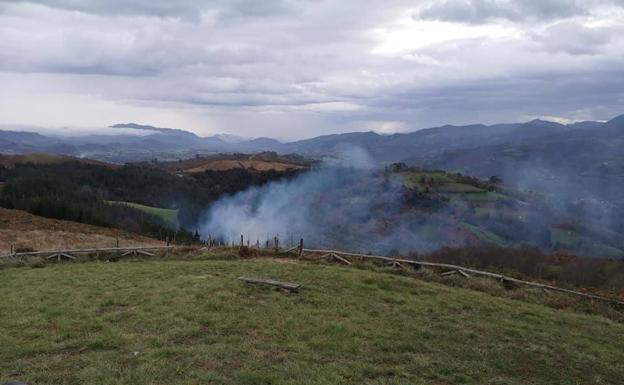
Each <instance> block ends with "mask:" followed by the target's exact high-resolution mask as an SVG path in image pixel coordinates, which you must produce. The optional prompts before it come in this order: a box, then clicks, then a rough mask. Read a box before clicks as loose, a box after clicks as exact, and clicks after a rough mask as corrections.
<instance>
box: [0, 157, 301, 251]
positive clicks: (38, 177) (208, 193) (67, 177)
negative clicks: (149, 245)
mask: <svg viewBox="0 0 624 385" xmlns="http://www.w3.org/2000/svg"><path fill="white" fill-rule="evenodd" d="M295 173H296V171H272V170H270V171H262V172H260V171H252V170H245V169H231V170H225V171H213V170H207V171H204V172H201V173H196V174H193V175H192V176H191V175H185V176H177V175H174V174H171V173H169V172H167V171H164V170H162V169H159V168H156V167H153V166H150V165H148V164H128V165H125V166H121V167H108V166H105V165H94V164H85V163H81V162H64V163H59V164H31V163H23V164H16V165H15V166H14V167H10V168H9V167H4V166H0V184H1V186H2V189H1V191H0V206H1V207H5V208H9V209H19V210H25V211H28V212H30V213H32V214H35V215H40V216H43V217H48V218H56V219H65V220H71V221H76V222H82V223H88V224H93V225H98V226H104V227H116V228H121V229H124V230H128V231H132V232H135V233H140V234H143V235H147V236H151V237H155V238H158V239H166V238H167V237H168V238H169V239H170V240H173V239H175V240H176V241H177V242H178V243H190V242H198V241H199V239H200V236H199V234H198V233H197V229H195V228H193V226H194V225H195V223H197V219H198V216H199V215H200V214H201V213H202V211H203V210H205V208H206V207H207V206H208V205H209V204H210V203H211V202H213V201H215V200H216V199H218V198H220V197H222V196H224V195H228V194H234V193H236V192H238V191H242V190H245V189H247V188H249V187H251V186H256V185H262V184H265V183H267V182H269V181H273V180H278V179H281V178H287V177H290V176H292V175H294V174H295ZM110 201H118V202H133V203H139V204H143V205H146V206H151V207H160V208H169V209H175V210H178V223H179V224H180V226H179V228H176V227H175V226H172V225H171V224H170V223H167V222H165V221H164V220H163V219H162V218H159V217H157V216H155V215H153V214H151V213H149V212H145V211H142V210H138V209H136V208H133V207H129V206H126V205H113V204H110V203H108V202H110Z"/></svg>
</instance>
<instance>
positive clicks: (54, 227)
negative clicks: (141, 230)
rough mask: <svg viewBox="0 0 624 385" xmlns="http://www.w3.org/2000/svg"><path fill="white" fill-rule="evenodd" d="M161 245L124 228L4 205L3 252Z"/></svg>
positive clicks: (0, 232) (1, 222) (1, 214)
mask: <svg viewBox="0 0 624 385" xmlns="http://www.w3.org/2000/svg"><path fill="white" fill-rule="evenodd" d="M117 238H119V246H121V247H123V246H142V245H160V244H162V242H160V241H158V240H155V239H151V238H147V237H143V236H140V235H136V234H131V233H127V232H124V231H122V230H117V229H111V228H106V227H98V226H92V225H86V224H82V223H77V222H70V221H62V220H57V219H49V218H43V217H39V216H36V215H32V214H29V213H27V212H25V211H20V210H9V209H4V208H0V253H3V254H4V253H8V252H10V249H11V245H13V248H14V250H17V249H30V250H58V249H67V248H91V247H115V245H116V243H117Z"/></svg>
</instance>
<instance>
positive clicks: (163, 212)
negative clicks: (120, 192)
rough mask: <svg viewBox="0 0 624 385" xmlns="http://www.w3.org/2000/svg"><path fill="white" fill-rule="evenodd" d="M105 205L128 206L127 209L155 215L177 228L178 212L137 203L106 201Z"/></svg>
mask: <svg viewBox="0 0 624 385" xmlns="http://www.w3.org/2000/svg"><path fill="white" fill-rule="evenodd" d="M107 203H109V204H112V205H125V206H129V207H132V208H135V209H137V210H141V211H143V212H146V213H149V214H152V215H155V216H157V217H159V218H161V219H162V220H163V221H165V222H167V223H171V224H173V225H175V226H176V227H177V226H178V210H172V209H163V208H160V207H152V206H146V205H142V204H139V203H133V202H119V201H107Z"/></svg>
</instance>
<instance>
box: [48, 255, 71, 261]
mask: <svg viewBox="0 0 624 385" xmlns="http://www.w3.org/2000/svg"><path fill="white" fill-rule="evenodd" d="M48 259H56V260H57V261H58V262H61V260H63V259H69V260H72V261H74V260H76V257H74V256H72V255H69V254H67V253H54V254H52V255H50V256H48Z"/></svg>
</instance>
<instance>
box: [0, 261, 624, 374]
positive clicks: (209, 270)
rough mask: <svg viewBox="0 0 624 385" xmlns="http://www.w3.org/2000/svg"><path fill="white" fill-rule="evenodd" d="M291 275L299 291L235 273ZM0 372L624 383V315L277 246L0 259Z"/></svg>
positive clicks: (280, 277) (263, 275) (285, 276)
mask: <svg viewBox="0 0 624 385" xmlns="http://www.w3.org/2000/svg"><path fill="white" fill-rule="evenodd" d="M241 275H251V276H262V277H271V278H276V279H282V280H288V281H296V282H300V283H302V284H303V285H304V287H303V288H302V290H301V292H300V293H299V294H285V293H280V292H276V291H273V290H270V289H265V288H260V287H255V288H248V287H245V286H244V285H243V284H242V283H241V282H239V281H238V280H237V277H238V276H241ZM0 297H1V298H2V301H0V314H2V317H0V330H2V332H1V333H0V383H1V382H4V381H6V380H8V379H10V378H19V379H22V380H25V381H27V382H28V383H29V384H31V385H34V384H116V385H118V384H132V385H141V384H621V383H622V382H623V381H624V339H623V338H622V335H624V325H622V324H618V323H615V322H613V321H609V320H607V319H605V318H602V317H599V316H589V315H579V314H576V313H571V312H567V311H560V310H555V309H551V308H547V307H544V306H541V305H535V304H530V303H525V302H520V301H516V300H511V299H505V298H497V297H493V296H490V295H488V294H485V293H480V292H476V291H469V290H465V289H459V288H452V287H447V286H443V285H440V284H436V283H429V282H424V281H421V280H417V279H414V278H410V277H404V276H399V275H391V274H386V273H382V272H376V271H367V270H358V269H348V268H341V267H337V266H329V265H320V264H312V263H305V262H296V261H289V260H276V259H250V260H229V261H228V260H203V261H126V262H118V263H103V262H88V263H73V264H60V265H48V266H47V267H45V268H40V269H31V268H6V269H3V270H0Z"/></svg>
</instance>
